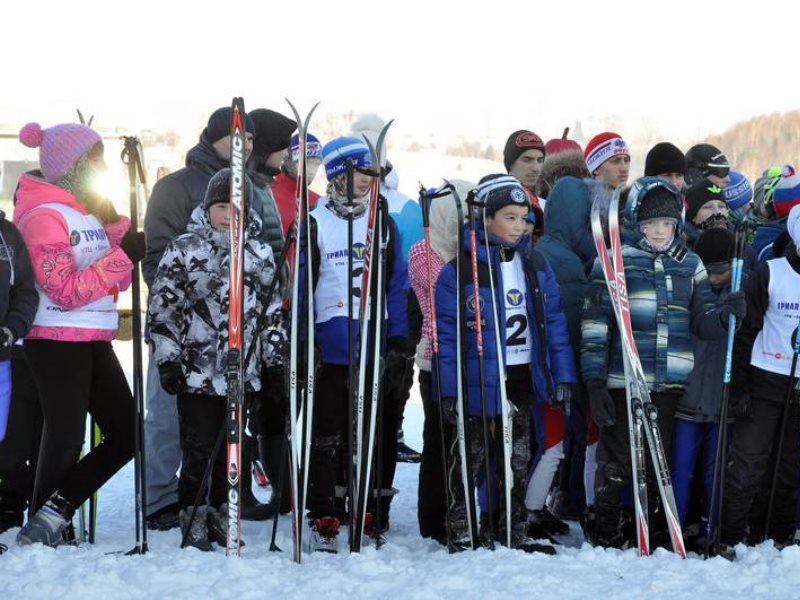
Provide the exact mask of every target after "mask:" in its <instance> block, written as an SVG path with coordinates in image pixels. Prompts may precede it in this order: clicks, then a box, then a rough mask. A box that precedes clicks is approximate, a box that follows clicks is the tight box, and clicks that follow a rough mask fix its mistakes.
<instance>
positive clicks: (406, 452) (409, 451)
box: [397, 429, 422, 463]
mask: <svg viewBox="0 0 800 600" xmlns="http://www.w3.org/2000/svg"><path fill="white" fill-rule="evenodd" d="M421 460H422V455H421V454H420V453H419V452H417V451H416V450H414V449H413V448H411V447H410V446H409V445H408V444H406V442H405V439H404V438H403V430H402V429H398V430H397V462H404V463H418V462H419V461H421Z"/></svg>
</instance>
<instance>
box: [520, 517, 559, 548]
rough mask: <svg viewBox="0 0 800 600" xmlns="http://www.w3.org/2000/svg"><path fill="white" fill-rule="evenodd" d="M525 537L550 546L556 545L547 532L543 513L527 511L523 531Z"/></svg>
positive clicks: (552, 536) (552, 537) (551, 535)
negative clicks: (544, 542)
mask: <svg viewBox="0 0 800 600" xmlns="http://www.w3.org/2000/svg"><path fill="white" fill-rule="evenodd" d="M525 535H526V537H528V538H530V539H531V540H545V541H547V542H549V543H550V544H557V543H558V542H557V541H556V538H555V536H554V535H553V534H552V533H551V532H550V531H548V529H547V525H546V521H545V516H544V511H541V510H529V511H528V521H527V523H526V530H525Z"/></svg>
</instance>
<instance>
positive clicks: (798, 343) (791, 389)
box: [764, 319, 800, 539]
mask: <svg viewBox="0 0 800 600" xmlns="http://www.w3.org/2000/svg"><path fill="white" fill-rule="evenodd" d="M792 350H793V352H792V366H791V368H790V369H789V381H788V382H787V385H786V399H785V400H784V404H783V414H782V415H781V432H780V436H779V437H778V450H777V451H776V452H775V466H774V467H773V469H772V483H771V485H770V488H769V503H768V504H767V517H766V519H765V520H764V538H765V539H770V538H769V526H770V522H771V521H772V509H773V505H774V504H775V492H776V490H777V488H778V470H779V468H780V465H781V454H782V452H783V438H784V436H785V435H786V424H787V421H788V420H789V405H790V404H791V402H792V396H794V395H795V386H796V385H797V381H796V378H795V371H796V370H797V355H798V354H800V319H798V326H797V328H796V329H795V330H794V343H793V348H792Z"/></svg>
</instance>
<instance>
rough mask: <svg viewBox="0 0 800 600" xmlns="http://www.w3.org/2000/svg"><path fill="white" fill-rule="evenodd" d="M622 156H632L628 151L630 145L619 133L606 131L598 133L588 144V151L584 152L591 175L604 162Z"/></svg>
mask: <svg viewBox="0 0 800 600" xmlns="http://www.w3.org/2000/svg"><path fill="white" fill-rule="evenodd" d="M620 154H624V155H625V156H630V155H631V152H630V150H628V144H626V143H625V140H623V139H622V137H621V136H620V135H619V134H618V133H612V132H610V131H605V132H603V133H598V134H597V135H596V136H594V137H593V138H592V139H591V140H589V143H588V144H586V150H584V152H583V157H584V158H585V159H586V166H587V167H588V168H589V173H592V174H594V172H595V171H596V170H597V169H599V168H600V167H601V166H602V164H603V163H604V162H606V161H607V160H608V159H610V158H613V157H615V156H619V155H620Z"/></svg>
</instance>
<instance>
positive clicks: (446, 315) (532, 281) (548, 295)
mask: <svg viewBox="0 0 800 600" xmlns="http://www.w3.org/2000/svg"><path fill="white" fill-rule="evenodd" d="M481 229H482V228H481V227H480V225H479V231H480V230H481ZM479 237H482V236H479ZM464 240H465V241H464V244H465V247H464V253H463V254H462V256H461V260H462V261H466V262H465V266H466V268H465V269H464V273H471V271H470V267H469V265H470V262H469V260H470V259H469V257H470V254H469V238H468V236H467V235H465V236H464ZM490 249H491V260H492V270H493V272H494V273H496V278H495V286H496V287H495V290H492V289H491V288H490V287H489V270H488V264H489V263H488V259H487V254H486V246H485V244H484V243H483V242H482V241H481V242H479V243H478V252H477V255H478V285H479V287H480V291H479V293H480V298H481V303H480V304H481V323H482V324H483V332H482V333H483V354H484V372H485V385H486V404H487V406H486V410H487V415H489V416H496V415H499V414H500V391H499V387H498V384H499V381H500V374H499V372H498V362H497V358H498V356H497V345H496V343H495V331H494V318H493V314H492V295H491V294H492V293H494V292H496V291H497V290H502V289H503V282H502V273H501V269H500V246H497V245H491V246H490ZM516 252H518V253H519V255H520V258H521V259H522V261H523V268H524V271H525V279H526V284H527V285H526V290H525V302H526V307H527V310H528V322H529V323H530V324H531V326H530V332H531V334H532V336H533V348H532V360H531V367H532V375H533V395H534V398H535V399H536V401H538V402H550V401H551V400H552V397H553V394H554V390H555V385H557V384H559V383H575V382H577V375H576V371H575V362H574V360H573V355H572V349H571V348H570V344H569V334H568V333H567V322H566V319H565V317H564V313H563V312H562V310H561V299H560V296H559V292H558V284H556V280H555V275H554V274H553V270H552V269H551V268H550V265H549V264H548V262H547V259H545V258H544V257H543V256H542V255H541V254H540V253H539V252H537V251H536V250H534V249H533V245H532V244H531V243H530V242H528V241H527V240H525V241H523V242H522V243H521V244H520V246H519V247H518V248H517V250H516ZM466 279H467V281H464V282H463V283H462V284H461V285H462V291H463V296H462V298H463V305H462V310H461V315H462V318H465V319H466V334H465V338H466V342H465V345H464V352H465V357H466V358H465V360H466V365H465V366H466V373H467V390H466V391H467V398H468V402H469V414H470V415H472V416H478V415H480V414H481V402H480V397H481V396H480V381H479V376H478V346H477V336H476V334H475V311H474V309H472V308H470V307H474V301H473V287H472V278H471V276H470V275H467V277H466ZM457 285H459V284H458V282H457V274H456V264H455V260H453V261H451V262H450V263H449V264H447V265H445V266H444V268H443V269H442V271H441V273H440V274H439V279H438V281H437V283H436V311H437V319H438V331H439V366H440V369H441V388H442V397H455V396H456V373H457V369H456V364H457V363H456V336H457V335H458V332H459V327H458V325H457V323H456V298H457V296H456V286H457ZM495 302H496V304H497V309H498V313H499V321H500V323H503V324H505V322H506V318H505V301H504V299H503V298H500V297H499V294H496V293H495ZM505 338H506V327H505V325H502V327H501V345H502V348H501V349H500V351H501V352H502V355H503V356H505V351H506V347H505V344H506V339H505Z"/></svg>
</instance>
